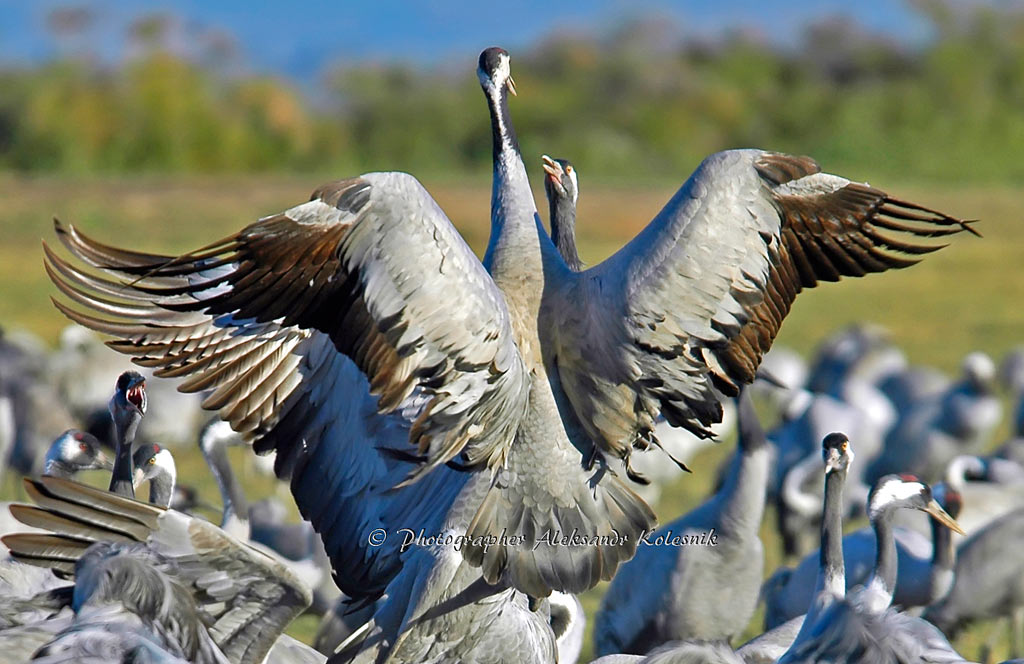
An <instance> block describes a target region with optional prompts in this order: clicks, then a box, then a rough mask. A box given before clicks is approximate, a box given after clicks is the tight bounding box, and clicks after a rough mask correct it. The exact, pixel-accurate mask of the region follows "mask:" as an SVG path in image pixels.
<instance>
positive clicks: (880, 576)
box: [862, 509, 897, 613]
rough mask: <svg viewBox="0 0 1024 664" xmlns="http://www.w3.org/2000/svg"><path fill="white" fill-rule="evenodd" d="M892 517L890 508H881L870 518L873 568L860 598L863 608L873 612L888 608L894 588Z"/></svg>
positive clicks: (895, 563) (894, 558)
mask: <svg viewBox="0 0 1024 664" xmlns="http://www.w3.org/2000/svg"><path fill="white" fill-rule="evenodd" d="M892 517H893V511H892V509H883V510H881V512H879V513H878V515H877V516H875V518H873V519H872V520H871V527H872V528H873V529H874V531H875V545H876V552H875V569H874V570H873V571H872V572H871V577H870V578H869V579H868V582H867V583H866V584H865V585H864V592H863V594H862V600H863V604H864V606H865V608H867V610H868V611H871V612H874V613H881V612H882V611H885V610H886V609H887V608H889V605H890V604H892V596H893V592H894V590H895V588H896V567H897V559H896V555H897V554H896V538H895V536H894V535H893V526H892Z"/></svg>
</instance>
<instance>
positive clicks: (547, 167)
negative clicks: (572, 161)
mask: <svg viewBox="0 0 1024 664" xmlns="http://www.w3.org/2000/svg"><path fill="white" fill-rule="evenodd" d="M540 158H541V160H542V161H543V162H544V172H545V173H547V174H548V180H550V181H551V184H553V185H554V186H556V187H558V189H559V191H561V189H562V175H563V171H562V165H561V164H559V163H558V162H557V161H555V160H554V159H552V158H551V157H549V156H547V155H546V154H545V155H541V157H540Z"/></svg>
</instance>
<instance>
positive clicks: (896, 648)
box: [779, 475, 964, 664]
mask: <svg viewBox="0 0 1024 664" xmlns="http://www.w3.org/2000/svg"><path fill="white" fill-rule="evenodd" d="M900 508H911V509H919V510H924V511H927V512H928V513H929V514H932V515H933V516H935V517H936V518H937V519H939V520H940V521H942V522H944V523H945V524H946V525H948V526H949V527H951V528H954V529H957V528H959V526H957V525H956V521H955V520H953V519H952V517H950V516H949V515H948V514H946V513H945V512H944V511H943V510H942V508H941V507H939V505H938V503H937V502H935V500H934V499H933V498H932V494H931V490H930V488H929V487H928V486H927V485H926V484H923V483H921V482H919V481H917V480H916V478H914V477H912V476H897V475H887V476H885V477H883V478H881V479H880V480H879V481H878V482H877V483H876V484H875V486H874V488H873V489H872V492H871V496H870V497H869V499H868V515H869V517H870V518H871V524H872V527H873V528H874V529H875V533H876V537H877V541H878V550H877V557H876V563H875V568H874V570H873V572H872V574H871V577H870V579H869V580H868V582H867V583H866V584H865V585H864V586H862V587H860V588H858V589H856V590H854V591H853V592H851V593H850V594H849V595H847V597H846V598H845V599H841V600H839V601H835V602H833V603H832V604H831V605H829V606H828V607H826V608H825V610H824V611H823V612H822V613H820V614H819V615H818V616H817V617H812V616H808V618H807V619H805V621H804V625H803V626H802V628H801V632H800V635H799V636H798V637H797V639H796V641H794V643H793V646H792V647H791V648H790V649H789V650H788V651H787V652H786V654H785V655H784V656H783V657H782V658H781V659H780V660H779V661H780V664H781V663H785V664H794V663H801V664H803V663H808V664H809V663H811V662H814V663H816V664H817V663H821V662H883V663H884V662H901V663H907V664H909V663H917V662H961V661H964V660H963V658H962V657H960V655H959V654H957V653H956V652H955V651H954V650H953V648H952V647H951V646H950V645H949V642H948V641H946V639H945V637H944V636H943V635H942V633H941V632H939V631H938V630H937V629H935V628H934V627H933V626H931V625H929V624H927V623H925V622H924V621H922V620H920V619H919V618H914V617H911V616H908V615H906V614H903V613H899V612H898V611H895V610H890V609H889V605H890V603H891V602H892V593H893V588H894V587H895V583H896V543H895V540H894V538H893V535H892V518H893V513H894V512H895V510H897V509H900Z"/></svg>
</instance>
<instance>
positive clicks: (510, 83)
mask: <svg viewBox="0 0 1024 664" xmlns="http://www.w3.org/2000/svg"><path fill="white" fill-rule="evenodd" d="M505 87H506V88H508V91H509V92H511V93H512V96H513V97H515V96H517V95H516V82H515V81H513V80H512V77H511V76H509V77H508V78H507V79H506V80H505Z"/></svg>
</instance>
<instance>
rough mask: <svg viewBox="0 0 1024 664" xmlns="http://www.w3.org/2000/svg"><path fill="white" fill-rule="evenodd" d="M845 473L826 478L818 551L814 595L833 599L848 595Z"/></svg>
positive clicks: (841, 471) (835, 471) (829, 474)
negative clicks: (844, 501)
mask: <svg viewBox="0 0 1024 664" xmlns="http://www.w3.org/2000/svg"><path fill="white" fill-rule="evenodd" d="M845 483H846V471H845V470H834V471H832V472H830V473H826V475H825V505H824V513H823V514H822V519H821V548H820V549H819V551H818V580H817V582H816V584H815V594H816V595H817V594H820V593H825V594H827V595H828V597H830V598H834V599H841V598H843V597H844V596H845V595H846V566H845V561H844V560H843V485H844V484H845Z"/></svg>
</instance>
